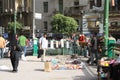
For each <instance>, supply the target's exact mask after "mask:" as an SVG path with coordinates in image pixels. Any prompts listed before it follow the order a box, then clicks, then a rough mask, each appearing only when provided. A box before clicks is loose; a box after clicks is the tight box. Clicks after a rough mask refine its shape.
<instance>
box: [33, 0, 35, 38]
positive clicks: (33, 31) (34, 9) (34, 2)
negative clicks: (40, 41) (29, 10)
mask: <svg viewBox="0 0 120 80" xmlns="http://www.w3.org/2000/svg"><path fill="white" fill-rule="evenodd" d="M34 38H35V0H33V39H34Z"/></svg>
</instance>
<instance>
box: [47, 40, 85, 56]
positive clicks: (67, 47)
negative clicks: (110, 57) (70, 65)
mask: <svg viewBox="0 0 120 80" xmlns="http://www.w3.org/2000/svg"><path fill="white" fill-rule="evenodd" d="M63 44H64V45H62V44H60V45H58V44H56V42H55V41H53V42H52V44H51V42H49V46H48V50H47V52H46V53H47V54H48V55H72V54H78V55H81V54H82V51H81V48H82V47H81V46H79V45H77V44H76V43H74V42H71V41H64V43H63ZM84 51H85V50H84Z"/></svg>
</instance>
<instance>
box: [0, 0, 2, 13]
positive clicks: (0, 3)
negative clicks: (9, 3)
mask: <svg viewBox="0 0 120 80" xmlns="http://www.w3.org/2000/svg"><path fill="white" fill-rule="evenodd" d="M1 12H2V1H0V13H1Z"/></svg>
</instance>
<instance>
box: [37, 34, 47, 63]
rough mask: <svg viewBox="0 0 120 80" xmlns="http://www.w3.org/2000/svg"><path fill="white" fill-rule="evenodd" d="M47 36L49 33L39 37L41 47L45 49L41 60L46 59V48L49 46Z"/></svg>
mask: <svg viewBox="0 0 120 80" xmlns="http://www.w3.org/2000/svg"><path fill="white" fill-rule="evenodd" d="M46 37H47V34H46V33H44V34H43V36H42V37H41V38H40V39H39V49H42V50H43V55H42V57H41V61H45V54H46V49H47V48H48V41H47V39H46Z"/></svg>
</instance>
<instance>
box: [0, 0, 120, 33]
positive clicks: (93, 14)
mask: <svg viewBox="0 0 120 80" xmlns="http://www.w3.org/2000/svg"><path fill="white" fill-rule="evenodd" d="M113 1H114V3H113ZM104 2H105V0H0V26H1V27H2V28H4V29H5V30H6V29H7V24H8V22H12V21H14V17H15V15H14V11H15V6H16V5H17V16H16V17H17V21H19V22H21V23H22V24H23V26H24V29H28V30H29V32H30V33H31V34H32V32H33V26H34V25H35V29H34V30H35V33H36V32H37V33H43V32H48V33H49V32H51V25H50V23H51V19H52V16H53V15H55V14H56V13H61V14H64V15H66V16H71V17H73V18H74V19H75V20H76V21H77V22H78V25H79V27H78V31H79V32H83V33H84V34H88V33H89V32H92V31H95V30H96V31H97V30H98V29H99V33H103V23H104V22H103V17H104ZM119 3H120V1H119V0H110V25H111V24H112V23H113V24H114V22H116V21H117V25H118V24H119V21H120V20H119V17H120V16H119V9H120V6H119ZM34 13H40V14H42V16H41V19H36V18H35V23H34V22H33V19H34V15H33V14H34ZM114 14H116V15H114ZM116 18H117V19H116ZM113 24H112V25H113ZM97 32H98V31H97Z"/></svg>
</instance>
